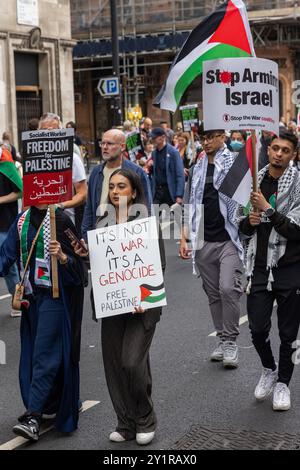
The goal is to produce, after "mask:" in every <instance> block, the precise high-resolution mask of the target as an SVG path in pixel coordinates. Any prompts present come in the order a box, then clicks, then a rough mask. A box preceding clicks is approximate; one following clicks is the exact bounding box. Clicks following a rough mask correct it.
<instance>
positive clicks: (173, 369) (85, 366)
mask: <svg viewBox="0 0 300 470" xmlns="http://www.w3.org/2000/svg"><path fill="white" fill-rule="evenodd" d="M166 251H167V271H166V277H165V279H166V286H167V301H168V306H167V308H165V309H164V312H163V316H162V318H161V321H160V323H158V326H157V331H156V335H155V337H154V341H153V344H152V350H151V360H152V373H153V400H154V404H155V409H156V413H157V419H158V427H157V433H156V436H155V439H154V440H153V442H152V443H151V444H150V445H149V446H148V447H147V449H148V450H151V449H152V450H155V449H170V448H174V447H176V442H177V441H178V440H180V439H182V438H184V436H185V434H186V433H188V432H189V431H190V428H191V426H194V427H205V428H207V429H210V428H212V429H218V430H223V431H224V430H227V429H228V430H230V431H232V432H239V431H240V430H245V431H256V432H257V433H260V432H263V431H265V432H267V433H278V434H279V435H280V434H285V433H289V434H292V435H293V434H297V432H298V427H299V420H300V395H299V393H298V391H299V388H300V374H299V366H298V367H296V370H295V373H294V376H293V380H292V383H291V398H292V408H291V410H290V411H287V412H281V413H278V412H277V413H276V412H274V411H273V410H272V407H271V400H270V399H267V400H266V402H264V403H256V402H255V399H254V396H253V392H254V388H255V385H256V382H257V381H258V378H259V376H260V365H259V361H258V357H257V354H256V352H255V351H254V349H253V347H252V346H251V341H250V336H249V332H248V323H247V321H246V318H245V314H246V311H245V299H243V307H242V318H241V321H242V323H243V324H242V325H241V334H240V337H239V340H238V343H239V347H240V351H239V353H240V365H239V367H238V369H236V370H225V369H224V368H223V367H222V364H220V363H211V362H210V361H209V355H210V352H211V350H212V349H213V347H214V345H215V341H216V339H215V338H214V337H213V336H210V335H211V334H212V333H213V330H214V329H213V326H212V322H211V319H210V315H209V311H208V303H207V299H206V296H205V294H204V292H203V290H202V287H201V283H200V281H199V279H197V278H196V277H195V276H193V275H192V268H191V264H190V263H189V262H184V261H182V260H181V259H180V258H179V257H178V245H177V244H176V242H175V241H173V240H172V241H167V242H166ZM89 289H90V288H87V289H86V298H85V311H84V321H83V327H82V347H81V399H82V401H83V402H84V406H87V407H88V406H91V407H90V408H89V409H87V410H86V411H84V412H83V413H81V415H80V421H79V428H78V430H77V431H76V432H74V433H73V435H71V436H64V435H62V434H60V433H57V432H55V431H53V430H52V431H49V432H47V433H46V434H45V435H43V436H41V438H40V440H39V442H38V443H36V444H26V445H25V446H24V445H23V446H20V444H22V443H23V441H22V439H21V438H17V439H16V437H15V436H14V434H13V433H12V427H13V425H14V424H16V419H17V417H18V416H19V415H20V414H21V413H22V412H23V406H22V402H21V398H20V394H19V385H18V357H19V347H20V345H19V323H20V320H19V319H18V318H11V317H10V316H9V311H10V298H3V297H0V340H2V341H4V342H5V344H6V354H7V358H6V362H7V363H6V365H0V369H1V375H0V377H1V379H0V381H1V382H0V413H1V428H0V449H1V448H2V449H3V448H12V447H16V448H17V449H21V450H27V449H30V450H40V449H49V450H57V449H66V450H71V449H78V450H83V449H84V450H88V449H92V450H97V449H98V450H110V449H112V450H135V449H138V448H139V447H138V446H137V444H136V443H135V441H131V442H125V443H122V444H113V443H111V442H109V440H108V435H109V433H110V432H111V431H113V430H114V426H115V424H116V423H115V415H114V411H113V409H112V405H111V402H110V399H109V395H108V391H107V387H106V383H105V377H104V371H103V364H102V359H101V346H100V323H98V324H95V323H94V322H93V321H92V319H91V307H90V301H89V295H88V294H89ZM6 293H7V291H6V288H5V286H4V282H3V280H1V290H0V295H1V296H5V294H6ZM275 318H276V317H275V316H274V320H275ZM274 323H276V321H274ZM274 333H275V339H274V340H273V339H272V343H273V346H274V350H275V351H276V355H277V354H278V341H277V337H276V335H277V331H276V330H275V331H274ZM274 333H273V335H272V338H273V337H274ZM90 402H91V403H90ZM194 429H195V428H194ZM14 439H15V440H14ZM231 439H233V437H232V435H231V433H230V432H228V433H227V435H226V438H225V439H224V442H223V445H222V446H221V447H219V448H228V447H229V448H230V440H231ZM12 440H14V441H12ZM9 441H12V442H9ZM6 443H8V444H6ZM5 444H6V446H5ZM282 445H284V438H283V443H282ZM254 447H255V446H254ZM257 447H259V444H258V443H257ZM269 447H271V442H270V444H269ZM177 448H180V447H177ZM187 448H188V447H187ZM192 448H193V449H195V448H198V449H201V448H202V447H201V443H200V444H199V447H197V443H194V446H193V447H192ZM211 448H218V447H216V446H215V447H214V446H213V444H212V447H211Z"/></svg>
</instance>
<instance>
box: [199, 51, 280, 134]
mask: <svg viewBox="0 0 300 470" xmlns="http://www.w3.org/2000/svg"><path fill="white" fill-rule="evenodd" d="M203 117H204V129H205V130H213V129H227V130H233V129H235V130H237V129H253V130H255V129H257V130H264V131H269V132H274V133H275V134H278V131H279V79H278V65H277V64H276V63H275V62H273V61H271V60H267V59H257V58H247V59H241V58H238V59H220V60H210V61H206V62H204V66H203Z"/></svg>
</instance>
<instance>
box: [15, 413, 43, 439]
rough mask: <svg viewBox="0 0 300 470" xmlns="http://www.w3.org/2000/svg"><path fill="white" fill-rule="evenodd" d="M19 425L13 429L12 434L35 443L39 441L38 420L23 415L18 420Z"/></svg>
mask: <svg viewBox="0 0 300 470" xmlns="http://www.w3.org/2000/svg"><path fill="white" fill-rule="evenodd" d="M19 420H20V424H16V425H15V426H14V427H13V432H14V433H15V434H17V436H22V437H25V439H29V440H30V441H34V442H36V441H37V440H38V439H39V431H40V423H39V420H38V419H37V418H36V417H35V416H32V415H24V416H22V417H21V418H19Z"/></svg>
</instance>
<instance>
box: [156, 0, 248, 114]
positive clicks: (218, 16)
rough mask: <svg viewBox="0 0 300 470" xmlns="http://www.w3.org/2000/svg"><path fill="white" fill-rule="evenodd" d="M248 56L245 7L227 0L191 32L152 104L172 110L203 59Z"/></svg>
mask: <svg viewBox="0 0 300 470" xmlns="http://www.w3.org/2000/svg"><path fill="white" fill-rule="evenodd" d="M250 56H255V51H254V46H253V40H252V36H251V31H250V25H249V21H248V16H247V10H246V7H245V5H244V2H243V1H242V0H228V1H227V2H225V3H223V4H222V5H221V6H220V7H218V8H217V9H216V10H215V11H214V12H213V13H211V14H210V15H209V16H207V17H206V18H204V20H203V21H202V22H201V23H200V24H199V25H198V26H197V27H196V28H195V29H194V30H193V31H192V32H191V34H190V35H189V37H188V38H187V40H186V42H185V43H184V45H183V46H182V49H181V50H180V52H179V54H178V55H177V57H176V58H175V60H174V62H173V64H172V66H171V69H170V71H169V75H168V77H167V80H166V83H165V85H164V86H163V88H162V89H161V91H160V92H159V94H158V95H157V97H156V98H155V100H154V103H153V104H154V105H156V106H159V107H160V108H161V109H167V110H169V111H172V112H175V111H176V109H177V107H178V106H179V103H180V100H181V97H182V96H183V94H184V92H185V90H186V89H187V88H188V86H189V85H190V84H191V83H192V82H193V80H194V79H195V78H196V77H197V76H198V75H200V74H201V73H202V64H203V62H204V61H206V60H213V59H223V58H232V57H250Z"/></svg>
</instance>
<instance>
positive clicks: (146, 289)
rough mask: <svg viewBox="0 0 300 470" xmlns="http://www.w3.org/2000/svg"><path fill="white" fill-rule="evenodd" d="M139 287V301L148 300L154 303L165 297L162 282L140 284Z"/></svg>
mask: <svg viewBox="0 0 300 470" xmlns="http://www.w3.org/2000/svg"><path fill="white" fill-rule="evenodd" d="M140 289H141V302H149V303H151V304H155V303H156V302H160V301H161V300H163V299H165V298H166V291H165V286H164V283H162V284H161V285H160V286H150V285H149V284H142V285H141V286H140Z"/></svg>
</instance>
